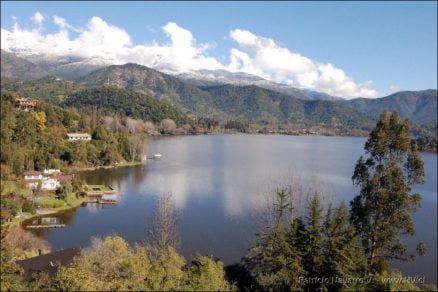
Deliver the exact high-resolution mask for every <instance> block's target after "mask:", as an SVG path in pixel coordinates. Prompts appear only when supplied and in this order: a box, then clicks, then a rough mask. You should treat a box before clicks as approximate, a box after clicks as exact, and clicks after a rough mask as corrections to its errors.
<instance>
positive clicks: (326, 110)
mask: <svg viewBox="0 0 438 292" xmlns="http://www.w3.org/2000/svg"><path fill="white" fill-rule="evenodd" d="M1 54H2V58H1V59H2V64H1V65H2V66H1V76H2V90H5V89H8V90H11V88H13V89H14V90H15V91H17V92H20V93H21V94H24V95H28V96H31V95H32V94H33V95H35V94H37V93H38V94H37V95H38V96H37V97H41V95H44V94H45V92H44V91H43V92H41V90H40V88H41V86H35V85H32V84H35V81H34V82H33V83H29V82H24V83H20V84H17V83H16V82H15V83H14V81H13V79H18V80H25V81H26V80H35V79H39V80H38V82H39V83H42V84H45V85H44V86H42V87H43V88H46V87H47V88H51V91H50V94H51V95H53V94H56V95H57V96H58V97H59V98H57V99H54V98H52V99H51V101H56V100H58V101H59V102H61V101H62V100H63V99H65V98H66V96H68V95H71V94H72V93H74V92H77V91H79V90H81V89H83V88H99V87H103V86H113V87H117V88H122V89H127V90H131V91H136V92H140V93H142V94H145V95H147V96H151V97H153V98H155V99H158V100H161V101H165V102H169V103H171V104H173V105H175V106H178V107H180V108H182V109H183V110H185V111H186V113H188V114H191V115H198V116H209V117H213V118H216V119H219V120H228V119H242V120H247V121H250V122H256V123H283V122H292V123H305V124H323V125H337V126H339V125H342V126H354V127H358V126H361V125H362V126H368V125H370V124H372V123H373V120H375V119H376V118H377V117H378V116H379V114H380V113H381V112H382V111H383V109H385V108H386V109H388V110H394V109H397V110H398V111H399V112H400V114H401V116H402V117H403V118H405V117H407V118H409V119H411V120H412V121H413V122H414V123H418V124H428V125H431V124H432V125H433V124H436V123H437V90H423V91H403V92H397V93H395V94H392V95H389V96H386V97H382V98H376V99H365V98H356V99H352V100H345V99H342V98H339V97H335V96H330V95H328V94H325V93H320V92H315V91H310V90H305V89H300V88H294V87H292V86H289V85H285V84H278V83H275V82H271V81H268V80H265V79H263V78H260V77H258V76H254V75H250V74H246V73H233V72H228V71H225V70H201V71H193V72H189V73H173V74H174V75H170V74H165V73H163V72H160V71H157V70H154V69H152V68H148V67H145V66H142V65H138V64H125V65H108V64H110V63H111V61H109V60H102V59H97V58H94V59H81V58H64V57H63V58H60V57H53V56H51V57H50V56H45V55H29V56H27V57H26V59H23V58H20V57H17V56H15V55H13V54H11V53H8V52H5V51H4V50H2V51H1ZM49 76H56V77H49ZM4 77H7V78H4ZM41 77H45V78H41ZM4 79H5V80H4ZM62 79H68V81H66V80H62ZM40 85H41V84H40ZM24 88H26V89H24ZM14 90H13V91H14ZM38 90H39V91H38ZM64 95H65V96H64ZM46 99H48V98H47V97H46Z"/></svg>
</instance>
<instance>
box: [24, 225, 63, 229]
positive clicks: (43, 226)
mask: <svg viewBox="0 0 438 292" xmlns="http://www.w3.org/2000/svg"><path fill="white" fill-rule="evenodd" d="M64 227H65V224H37V225H27V226H26V228H30V229H39V228H64Z"/></svg>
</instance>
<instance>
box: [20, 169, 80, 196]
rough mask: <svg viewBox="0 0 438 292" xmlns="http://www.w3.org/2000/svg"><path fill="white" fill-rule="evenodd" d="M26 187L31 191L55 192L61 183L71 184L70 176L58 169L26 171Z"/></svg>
mask: <svg viewBox="0 0 438 292" xmlns="http://www.w3.org/2000/svg"><path fill="white" fill-rule="evenodd" d="M24 180H25V182H26V187H28V188H29V189H31V190H37V189H40V190H44V191H56V190H57V189H59V188H60V187H61V183H64V182H71V181H72V180H73V175H72V174H63V173H62V172H61V170H59V169H44V170H43V171H42V172H41V171H28V172H25V173H24Z"/></svg>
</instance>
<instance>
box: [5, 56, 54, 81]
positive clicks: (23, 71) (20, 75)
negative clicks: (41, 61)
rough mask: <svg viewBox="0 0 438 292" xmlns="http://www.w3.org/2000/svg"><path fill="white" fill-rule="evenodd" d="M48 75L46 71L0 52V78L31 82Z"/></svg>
mask: <svg viewBox="0 0 438 292" xmlns="http://www.w3.org/2000/svg"><path fill="white" fill-rule="evenodd" d="M47 75H49V73H48V72H47V71H45V70H44V69H42V68H41V67H39V66H37V65H35V64H34V63H32V62H29V61H26V60H25V59H22V58H19V57H17V56H15V55H14V54H11V53H9V52H6V51H5V50H1V77H7V78H12V79H18V80H32V79H38V78H42V77H44V76H47Z"/></svg>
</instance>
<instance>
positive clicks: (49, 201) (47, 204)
mask: <svg viewBox="0 0 438 292" xmlns="http://www.w3.org/2000/svg"><path fill="white" fill-rule="evenodd" d="M37 202H38V206H39V207H40V208H54V209H56V208H60V207H63V206H64V204H66V202H65V201H64V200H60V199H57V198H56V197H55V196H54V195H53V196H52V195H51V196H47V197H41V198H39V199H38V200H37Z"/></svg>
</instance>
